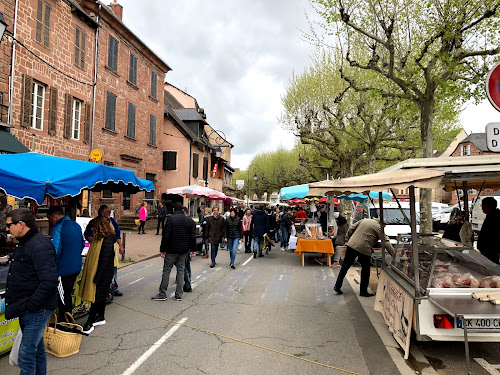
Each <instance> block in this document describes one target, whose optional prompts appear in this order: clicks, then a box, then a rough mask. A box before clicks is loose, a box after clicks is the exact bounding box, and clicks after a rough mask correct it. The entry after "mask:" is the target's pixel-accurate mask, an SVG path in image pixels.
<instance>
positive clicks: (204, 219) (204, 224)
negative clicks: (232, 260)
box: [200, 207, 210, 259]
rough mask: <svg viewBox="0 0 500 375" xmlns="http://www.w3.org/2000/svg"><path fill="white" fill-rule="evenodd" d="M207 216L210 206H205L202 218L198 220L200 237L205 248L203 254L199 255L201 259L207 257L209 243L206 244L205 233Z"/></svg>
mask: <svg viewBox="0 0 500 375" xmlns="http://www.w3.org/2000/svg"><path fill="white" fill-rule="evenodd" d="M209 217H210V208H208V207H206V208H205V212H204V216H203V219H202V220H201V222H200V225H201V238H202V240H203V246H204V248H205V252H204V254H203V256H202V257H201V258H202V259H208V253H209V244H208V235H207V221H208V218H209Z"/></svg>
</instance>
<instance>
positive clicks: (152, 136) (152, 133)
mask: <svg viewBox="0 0 500 375" xmlns="http://www.w3.org/2000/svg"><path fill="white" fill-rule="evenodd" d="M149 144H150V145H153V146H156V117H155V116H153V115H149Z"/></svg>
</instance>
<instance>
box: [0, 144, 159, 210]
mask: <svg viewBox="0 0 500 375" xmlns="http://www.w3.org/2000/svg"><path fill="white" fill-rule="evenodd" d="M0 189H3V190H4V191H5V192H6V193H7V194H8V195H11V196H14V197H17V198H31V199H34V200H35V201H36V202H37V203H38V204H41V203H42V202H43V200H44V198H45V195H50V196H51V197H53V198H59V197H64V196H66V195H70V196H75V195H78V194H80V192H81V191H82V190H83V189H90V190H92V191H102V190H111V191H113V192H129V193H137V192H138V191H141V190H145V191H151V190H154V183H153V182H152V181H148V180H144V179H141V178H137V176H136V175H135V173H134V171H131V170H128V169H122V168H114V167H109V166H105V165H102V164H97V163H91V162H88V161H82V160H74V159H66V158H60V157H57V156H49V155H42V154H38V153H36V152H27V153H22V154H8V155H0Z"/></svg>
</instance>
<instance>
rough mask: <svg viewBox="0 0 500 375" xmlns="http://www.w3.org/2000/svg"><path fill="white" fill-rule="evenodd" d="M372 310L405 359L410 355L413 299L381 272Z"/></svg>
mask: <svg viewBox="0 0 500 375" xmlns="http://www.w3.org/2000/svg"><path fill="white" fill-rule="evenodd" d="M374 309H375V310H376V311H378V312H381V313H382V315H383V316H384V320H385V324H387V326H388V327H389V331H391V332H392V335H393V336H394V339H395V340H396V341H397V343H398V344H399V345H400V346H401V348H403V350H404V352H405V359H408V356H409V354H410V337H411V328H412V319H413V298H412V297H411V296H410V294H408V293H407V292H406V290H404V289H403V288H402V287H401V286H400V285H399V284H398V283H396V282H395V281H394V280H393V279H392V278H391V277H390V276H389V275H387V273H386V272H384V271H383V270H382V273H381V274H380V278H379V280H378V287H377V296H376V297H375V307H374Z"/></svg>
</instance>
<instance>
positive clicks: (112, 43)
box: [108, 35, 118, 72]
mask: <svg viewBox="0 0 500 375" xmlns="http://www.w3.org/2000/svg"><path fill="white" fill-rule="evenodd" d="M117 67H118V40H116V39H115V37H113V35H110V36H109V46H108V68H109V69H111V70H112V71H114V72H116V70H117Z"/></svg>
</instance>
